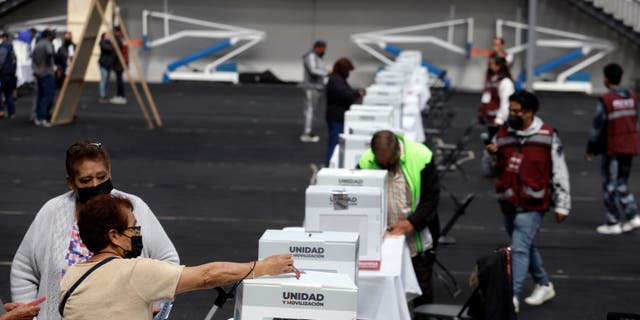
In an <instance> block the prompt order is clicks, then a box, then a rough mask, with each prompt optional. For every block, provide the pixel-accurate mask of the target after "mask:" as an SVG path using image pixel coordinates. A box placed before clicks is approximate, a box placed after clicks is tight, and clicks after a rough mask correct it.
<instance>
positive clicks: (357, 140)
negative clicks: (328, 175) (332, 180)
mask: <svg viewBox="0 0 640 320" xmlns="http://www.w3.org/2000/svg"><path fill="white" fill-rule="evenodd" d="M338 145H339V146H340V158H339V167H340V168H347V169H355V168H356V166H357V165H358V161H360V157H362V154H363V153H364V152H365V151H367V150H369V148H370V147H371V136H363V135H355V134H340V141H339V143H338Z"/></svg>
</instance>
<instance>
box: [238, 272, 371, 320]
mask: <svg viewBox="0 0 640 320" xmlns="http://www.w3.org/2000/svg"><path fill="white" fill-rule="evenodd" d="M357 311H358V288H357V287H356V285H355V284H354V283H353V281H351V278H349V277H348V276H347V275H344V274H339V273H328V272H314V271H304V272H303V273H302V274H301V275H300V279H296V277H295V276H293V275H281V276H265V277H261V278H257V279H246V280H244V281H243V282H242V284H241V285H240V286H239V287H238V290H237V292H236V303H235V309H234V317H233V318H234V320H265V319H273V318H284V319H321V320H325V319H326V320H356V314H357Z"/></svg>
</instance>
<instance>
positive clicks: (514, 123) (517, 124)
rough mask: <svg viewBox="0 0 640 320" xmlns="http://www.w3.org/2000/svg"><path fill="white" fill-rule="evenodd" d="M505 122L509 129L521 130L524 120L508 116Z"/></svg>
mask: <svg viewBox="0 0 640 320" xmlns="http://www.w3.org/2000/svg"><path fill="white" fill-rule="evenodd" d="M507 121H508V123H509V127H511V129H514V130H522V127H523V126H524V119H522V117H519V116H509V120H507Z"/></svg>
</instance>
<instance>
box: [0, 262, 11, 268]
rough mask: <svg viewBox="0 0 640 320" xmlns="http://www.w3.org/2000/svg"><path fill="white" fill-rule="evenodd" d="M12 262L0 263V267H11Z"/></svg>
mask: <svg viewBox="0 0 640 320" xmlns="http://www.w3.org/2000/svg"><path fill="white" fill-rule="evenodd" d="M10 266H11V261H0V267H10Z"/></svg>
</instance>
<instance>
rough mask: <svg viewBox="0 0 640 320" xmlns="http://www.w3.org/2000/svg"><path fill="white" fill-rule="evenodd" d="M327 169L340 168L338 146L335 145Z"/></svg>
mask: <svg viewBox="0 0 640 320" xmlns="http://www.w3.org/2000/svg"><path fill="white" fill-rule="evenodd" d="M329 168H340V144H336V146H335V147H334V148H333V152H331V158H329Z"/></svg>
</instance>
